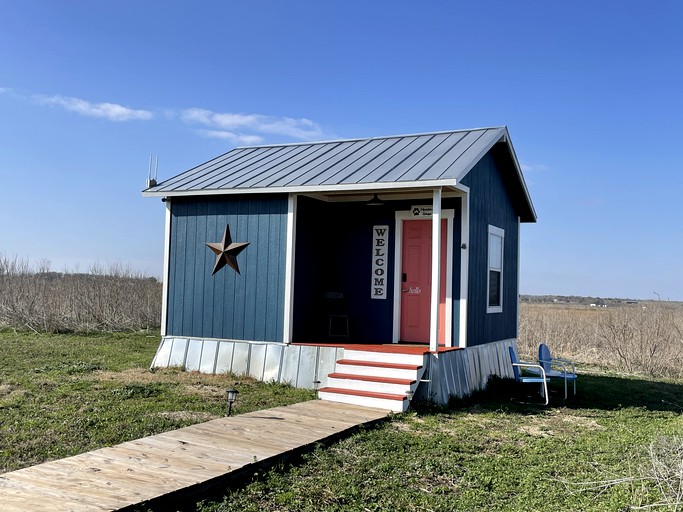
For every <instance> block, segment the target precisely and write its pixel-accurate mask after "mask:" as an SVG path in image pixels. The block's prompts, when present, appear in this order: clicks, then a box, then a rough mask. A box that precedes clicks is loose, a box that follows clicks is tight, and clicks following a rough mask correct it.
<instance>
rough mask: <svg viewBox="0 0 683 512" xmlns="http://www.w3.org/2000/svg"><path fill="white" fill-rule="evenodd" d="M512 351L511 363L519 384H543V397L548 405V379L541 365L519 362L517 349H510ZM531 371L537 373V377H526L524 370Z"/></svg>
mask: <svg viewBox="0 0 683 512" xmlns="http://www.w3.org/2000/svg"><path fill="white" fill-rule="evenodd" d="M509 350H510V361H511V362H512V372H513V374H514V376H515V380H516V381H517V382H530V383H535V384H541V396H543V397H544V398H545V405H548V378H547V377H546V375H545V370H544V369H543V366H541V365H540V364H534V363H525V362H523V361H518V360H517V354H515V349H514V348H513V347H509ZM524 368H527V369H531V370H534V371H535V372H536V375H533V376H530V375H524V373H523V369H524Z"/></svg>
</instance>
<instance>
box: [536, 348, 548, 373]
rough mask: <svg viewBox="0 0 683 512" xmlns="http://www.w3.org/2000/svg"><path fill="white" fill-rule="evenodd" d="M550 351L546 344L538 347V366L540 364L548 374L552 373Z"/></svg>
mask: <svg viewBox="0 0 683 512" xmlns="http://www.w3.org/2000/svg"><path fill="white" fill-rule="evenodd" d="M550 360H551V357H550V349H549V348H548V345H546V344H545V343H541V344H540V345H539V346H538V364H540V365H541V366H542V367H543V369H544V370H545V371H546V372H549V371H550Z"/></svg>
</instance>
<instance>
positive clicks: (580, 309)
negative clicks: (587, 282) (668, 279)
mask: <svg viewBox="0 0 683 512" xmlns="http://www.w3.org/2000/svg"><path fill="white" fill-rule="evenodd" d="M540 342H545V343H548V344H549V345H550V346H551V348H552V350H553V352H556V353H557V354H558V355H562V356H565V357H569V358H571V359H574V360H576V361H578V362H580V363H586V364H591V365H599V366H603V367H610V368H614V369H617V370H621V371H625V372H629V373H645V374H648V375H657V376H670V377H680V376H683V308H682V307H681V306H680V305H679V304H676V303H669V302H648V303H647V305H645V306H643V305H630V306H626V305H625V306H622V307H612V308H592V307H586V306H574V305H557V304H526V303H523V304H521V307H520V324H519V348H520V352H522V353H523V354H527V355H530V356H535V355H536V352H537V349H538V344H539V343H540Z"/></svg>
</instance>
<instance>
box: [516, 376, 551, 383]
mask: <svg viewBox="0 0 683 512" xmlns="http://www.w3.org/2000/svg"><path fill="white" fill-rule="evenodd" d="M519 381H520V382H538V383H542V382H545V381H546V379H544V378H543V377H520V378H519Z"/></svg>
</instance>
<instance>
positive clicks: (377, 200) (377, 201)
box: [365, 194, 384, 206]
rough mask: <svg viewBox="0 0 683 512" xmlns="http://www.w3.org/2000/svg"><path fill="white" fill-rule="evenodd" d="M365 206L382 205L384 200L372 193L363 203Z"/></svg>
mask: <svg viewBox="0 0 683 512" xmlns="http://www.w3.org/2000/svg"><path fill="white" fill-rule="evenodd" d="M365 206H384V201H382V200H381V199H380V198H379V196H378V195H377V194H374V195H373V196H372V199H370V200H369V201H368V202H367V203H365Z"/></svg>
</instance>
